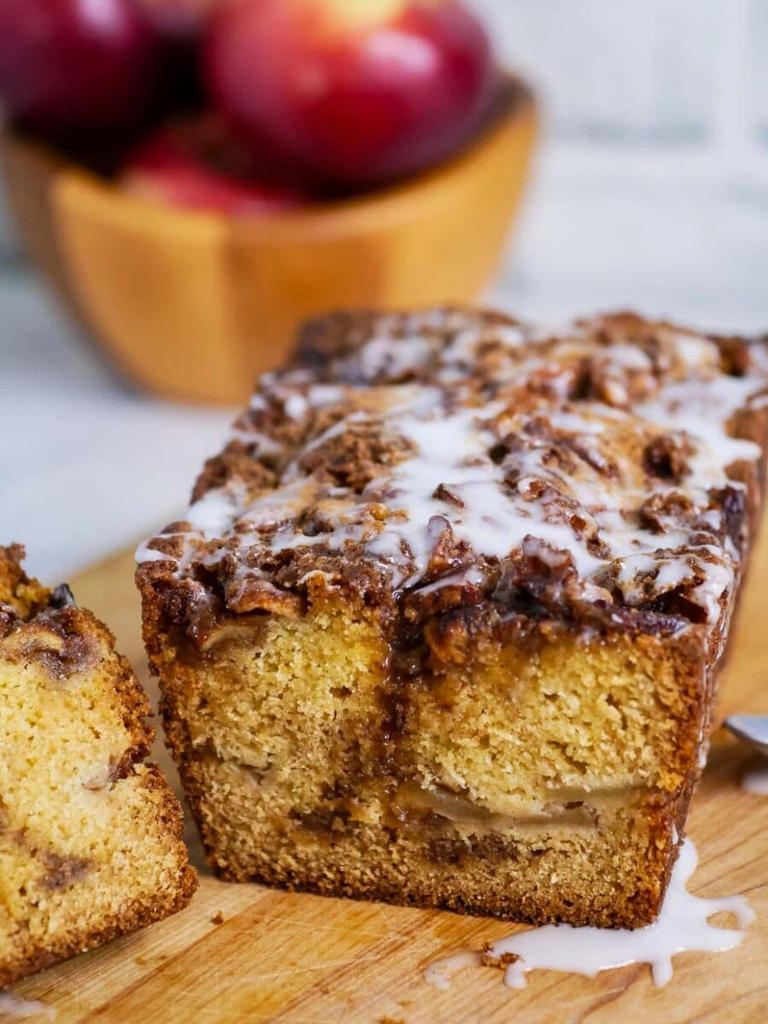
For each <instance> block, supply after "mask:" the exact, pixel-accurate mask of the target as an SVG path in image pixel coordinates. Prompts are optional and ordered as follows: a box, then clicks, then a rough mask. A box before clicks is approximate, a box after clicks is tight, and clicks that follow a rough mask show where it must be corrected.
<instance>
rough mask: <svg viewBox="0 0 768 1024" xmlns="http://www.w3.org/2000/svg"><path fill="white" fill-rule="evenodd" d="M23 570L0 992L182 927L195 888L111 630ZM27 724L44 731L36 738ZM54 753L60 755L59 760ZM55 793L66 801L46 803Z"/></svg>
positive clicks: (2, 816) (9, 648)
mask: <svg viewBox="0 0 768 1024" xmlns="http://www.w3.org/2000/svg"><path fill="white" fill-rule="evenodd" d="M22 556H23V549H21V548H20V547H19V546H18V545H14V546H12V547H9V548H3V549H0V598H1V600H0V605H1V606H2V607H3V608H4V609H5V618H4V629H3V630H2V631H1V632H0V668H1V669H2V673H1V676H0V691H2V692H0V699H3V698H4V695H5V692H6V691H7V693H8V699H9V701H11V704H12V706H15V703H16V702H17V701H18V702H19V708H20V714H19V715H18V716H15V715H13V714H6V715H5V716H4V717H3V728H2V732H3V744H4V751H5V756H6V758H7V759H8V761H7V763H6V764H4V765H3V767H2V772H3V783H2V785H3V799H2V800H0V858H2V859H3V865H4V873H5V875H6V876H7V877H4V878H3V879H0V897H2V898H0V917H2V920H0V931H3V930H7V932H6V934H4V935H3V936H0V987H2V986H4V985H7V984H9V983H11V982H12V981H15V980H17V979H18V978H21V977H24V976H25V975H27V974H30V973H32V972H34V971H36V970H40V969H41V968H43V967H47V966H50V965H51V964H53V963H56V962H58V961H59V960H62V959H65V958H67V957H69V956H73V955H75V954H77V953H79V952H81V951H83V950H85V949H91V948H93V947H95V946H98V945H101V944H102V943H103V942H106V941H108V940H109V939H111V938H113V937H115V936H117V935H121V934H125V933H127V932H129V931H132V930H134V929H136V928H139V927H143V926H144V925H146V924H149V923H151V922H153V921H157V920H160V919H161V918H164V917H166V916H168V915H169V914H172V913H175V912H176V911H178V910H180V909H182V908H183V907H184V906H185V905H186V904H187V903H188V902H189V899H190V898H191V896H192V894H193V892H194V890H195V888H196V886H197V882H196V875H195V872H194V870H193V869H192V868H191V867H190V865H189V861H188V855H187V851H186V848H185V846H184V843H183V840H182V833H183V815H182V811H181V807H180V805H179V802H178V800H177V799H176V797H175V796H174V795H173V793H172V791H171V789H170V787H169V786H168V784H167V782H166V781H165V779H164V778H163V777H162V775H161V774H160V771H159V769H158V768H157V766H155V765H153V764H150V763H147V762H145V758H146V757H147V755H148V754H149V750H150V746H151V743H152V739H153V735H154V733H153V730H152V729H151V728H150V727H149V725H148V723H147V716H148V715H149V714H150V705H149V702H148V700H147V697H146V694H145V693H144V691H143V690H142V688H141V686H140V685H139V682H138V680H137V679H136V676H135V675H134V673H133V671H132V669H131V666H130V665H129V663H128V661H127V660H126V659H125V658H123V657H122V656H120V655H118V654H117V653H116V652H115V650H114V637H113V636H112V634H111V632H110V631H109V630H108V629H107V627H106V626H104V625H103V624H102V623H101V622H99V621H98V620H97V619H96V618H95V617H94V616H93V615H92V614H91V613H90V612H89V611H87V610H85V609H82V608H79V607H77V606H76V605H75V604H74V603H73V599H72V596H71V594H70V593H69V591H68V589H67V588H58V589H57V590H55V591H50V590H48V589H47V588H45V587H42V586H41V585H40V584H39V583H37V581H35V580H30V579H29V578H28V577H27V576H26V574H25V573H24V571H23V568H22V566H21V563H20V559H21V557H22ZM76 693H77V694H82V696H81V697H78V698H75V696H74V694H76ZM25 716H28V717H29V720H30V721H34V722H38V721H39V722H40V724H39V725H36V726H35V728H34V729H33V730H32V731H30V729H29V728H28V727H25V725H24V721H25ZM62 731H63V734H62ZM59 737H61V738H60V739H59ZM57 741H58V743H59V744H60V743H62V741H63V743H64V744H65V745H64V746H62V747H60V749H61V754H60V755H57V756H56V758H53V757H52V755H51V753H50V751H52V750H55V749H56V747H57ZM22 748H23V749H24V750H25V767H24V769H23V771H21V772H17V769H16V767H15V763H14V757H15V754H16V751H17V749H22ZM67 749H69V750H70V753H69V754H67ZM73 778H80V779H81V780H82V781H81V786H82V789H81V790H79V791H78V790H77V788H76V787H75V788H73V782H72V781H71V779H73ZM51 779H53V780H54V782H55V785H56V786H58V787H61V789H62V791H63V792H65V793H68V794H69V795H68V797H67V799H65V800H62V799H61V797H60V796H57V795H56V792H55V791H54V790H51V792H48V789H49V787H50V780H51ZM79 793H82V797H81V796H80V795H79ZM113 815H116V817H115V818H114V825H113V826H110V825H109V824H108V822H109V821H110V820H111V816H113ZM123 816H124V821H121V818H122V817H123ZM113 828H114V835H113V834H112V829H113ZM123 830H125V834H124V835H123V834H122V832H123ZM114 844H116V845H114ZM113 845H114V849H112V846H113ZM126 849H130V850H131V858H132V864H131V867H130V869H129V868H128V867H125V868H124V869H119V870H117V869H116V868H115V867H114V866H113V865H112V864H111V859H112V858H113V857H117V858H121V857H124V856H125V852H124V851H125V850H126ZM81 850H82V851H86V850H93V851H98V852H97V853H95V854H94V855H93V856H91V855H90V854H85V853H84V852H83V853H81V852H79V851H81ZM110 851H111V852H110ZM41 869H42V871H43V874H42V875H40V874H38V873H39V872H40V871H41ZM5 886H10V888H9V889H8V890H7V891H6V889H5ZM27 889H28V890H29V896H28V900H27V902H26V903H25V902H24V899H23V898H22V897H21V895H20V894H22V893H24V891H25V890H27ZM36 892H38V893H41V894H42V899H41V897H40V896H36V895H35V893H36ZM6 900H7V903H5V901H6ZM48 903H51V905H54V904H55V906H56V908H57V909H56V921H57V923H56V924H55V925H52V926H49V925H48V924H47V923H46V917H45V915H46V914H47V913H48V911H47V910H46V909H45V908H46V905H47V904H48ZM115 905H119V906H120V908H121V909H120V911H119V912H115V911H114V909H109V908H110V907H112V908H114V906H115ZM97 907H98V908H103V909H101V910H99V909H95V908H97Z"/></svg>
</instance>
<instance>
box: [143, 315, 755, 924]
mask: <svg viewBox="0 0 768 1024" xmlns="http://www.w3.org/2000/svg"><path fill="white" fill-rule="evenodd" d="M767 384H768V359H766V351H765V347H764V345H763V344H762V343H761V342H754V343H748V342H745V341H743V340H740V339H737V338H730V337H714V336H708V335H703V334H698V333H696V332H693V331H690V330H687V329H683V328H680V327H676V326H674V325H672V324H669V323H665V322H649V321H646V320H644V319H641V318H640V317H637V316H634V315H631V314H615V315H606V316H596V317H593V318H589V319H583V320H580V321H577V322H576V323H574V324H573V325H570V326H567V327H564V328H562V329H559V330H557V331H547V330H542V329H537V328H534V327H531V326H527V325H525V324H522V323H520V322H518V321H516V320H513V319H510V318H508V317H505V316H502V315H498V314H494V313H479V312H474V311H471V310H463V309H440V310H436V311H431V312H425V313H414V314H402V315H393V314H369V313H361V314H346V315H338V316H334V317H330V318H328V319H326V320H323V321H320V322H316V323H313V324H310V325H309V326H308V327H307V328H306V329H305V330H304V332H303V335H302V337H301V340H300V346H299V350H298V355H297V357H296V359H295V360H294V362H293V363H292V364H291V365H289V366H287V367H286V368H285V369H283V370H282V371H280V372H277V373H272V374H267V375H266V376H265V377H263V378H262V380H261V382H260V384H259V386H258V388H257V390H256V393H255V395H254V396H253V399H252V401H251V404H250V407H249V408H248V409H247V410H246V411H245V412H244V413H243V415H242V416H240V418H239V419H238V420H237V421H236V423H235V425H234V428H233V431H232V435H231V438H230V440H229V443H228V444H227V445H226V447H225V449H224V451H223V452H222V453H221V454H220V455H219V456H217V457H216V458H214V459H212V460H211V461H210V462H209V463H208V464H207V466H206V468H205V470H204V472H203V473H202V475H201V477H200V479H199V480H198V483H197V486H196V488H195V490H194V494H193V503H192V505H191V508H190V509H189V511H188V513H187V514H186V518H185V520H184V521H183V522H177V523H173V524H171V525H170V526H168V527H167V528H166V529H165V530H164V531H163V532H162V533H161V534H160V535H159V536H156V537H154V538H153V539H151V540H149V541H148V542H146V543H145V544H144V545H142V547H141V548H140V550H139V555H138V561H139V569H138V583H139V586H140V589H141V592H142V595H143V608H144V634H145V640H146V645H147V649H148V652H149V656H150V659H151V663H152V666H153V669H154V671H155V672H156V673H157V675H158V676H159V678H160V682H161V686H162V691H163V695H164V696H163V714H164V722H165V728H166V732H167V737H168V741H169V744H170V747H171V749H172V751H173V753H174V756H175V758H176V760H177V762H178V765H179V769H180V771H181V775H182V779H183V782H184V785H185V788H186V792H187V795H188V797H189V801H190V804H191V806H192V810H193V812H194V815H195V817H196V819H197V822H198V825H199V828H200V832H201V835H202V838H203V842H204V844H205V847H206V849H207V851H208V855H209V857H210V859H211V862H212V864H213V865H214V867H215V868H216V870H217V871H218V872H220V874H221V875H222V876H223V877H225V878H228V879H235V880H245V879H256V880H259V881H262V882H265V883H267V884H272V885H279V886H286V887H290V888H296V889H304V890H309V891H313V892H318V893H326V894H331V895H337V896H351V897H356V898H366V899H379V900H384V901H391V902H396V903H410V904H417V905H422V906H440V907H447V908H450V909H453V910H457V911H468V912H472V913H481V914H492V915H498V916H502V917H511V918H516V919H521V920H527V921H532V922H549V921H567V922H571V923H572V924H575V925H583V924H592V925H602V926H628V927H636V926H640V925H644V924H647V923H648V922H649V921H651V920H652V919H653V918H654V917H655V915H656V914H657V912H658V910H659V906H660V901H661V899H662V896H663V893H664V890H665V886H666V884H667V879H668V877H669V873H670V869H671V866H672V864H673V862H674V859H675V856H676V853H677V850H678V848H679V843H680V840H681V837H682V834H683V826H684V822H685V817H686V810H687V807H688V803H689V800H690V798H691V792H692V789H693V787H694V784H695V782H696V780H697V777H698V775H699V773H700V768H701V764H702V759H703V757H704V754H705V748H706V743H707V739H708V732H709V729H710V723H711V717H712V712H713V704H714V700H715V680H716V677H717V672H718V668H719V666H720V665H721V662H722V659H723V654H724V651H725V647H726V641H727V638H728V635H729V629H730V625H731V620H732V615H733V609H734V602H735V599H736V596H737V594H738V591H739V588H740V584H741V580H742V577H743V573H744V566H745V561H746V556H747V552H748V550H749V547H750V543H751V540H752V537H753V534H754V531H755V526H756V518H757V512H758V508H759V505H760V492H761V488H762V478H763V468H764V449H765V442H766V426H767V419H768V414H767V413H766V385H767Z"/></svg>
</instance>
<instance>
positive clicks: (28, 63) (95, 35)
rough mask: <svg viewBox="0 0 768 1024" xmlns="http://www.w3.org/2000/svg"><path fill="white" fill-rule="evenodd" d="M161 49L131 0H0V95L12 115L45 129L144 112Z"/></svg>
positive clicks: (116, 123)
mask: <svg viewBox="0 0 768 1024" xmlns="http://www.w3.org/2000/svg"><path fill="white" fill-rule="evenodd" d="M162 49H163V47H162V44H161V41H160V39H159V37H158V35H157V34H156V32H155V31H154V30H153V29H152V27H151V26H150V24H149V22H148V21H147V19H146V17H145V15H144V13H143V12H142V10H141V9H140V8H139V7H138V6H137V4H136V3H135V0H0V98H1V99H2V101H3V103H4V105H5V106H6V108H7V110H8V112H9V114H10V116H11V117H12V118H13V119H14V120H17V121H20V122H22V123H24V124H27V125H30V126H32V127H35V128H39V129H41V130H43V131H47V132H52V133H56V134H60V133H64V134H66V133H75V134H78V133H84V132H88V131H93V130H94V129H110V130H111V129H112V128H116V127H117V128H119V127H120V126H125V125H128V124H132V123H135V122H136V121H139V120H142V119H143V118H144V117H145V116H147V114H148V112H149V109H150V108H151V104H152V101H153V99H154V95H155V91H156V88H157V83H158V81H159V78H158V76H159V74H160V65H161V62H162Z"/></svg>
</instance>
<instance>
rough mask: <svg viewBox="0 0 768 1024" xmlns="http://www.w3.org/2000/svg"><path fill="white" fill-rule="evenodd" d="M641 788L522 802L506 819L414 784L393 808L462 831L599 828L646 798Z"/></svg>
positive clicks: (553, 794)
mask: <svg viewBox="0 0 768 1024" xmlns="http://www.w3.org/2000/svg"><path fill="white" fill-rule="evenodd" d="M640 791H641V790H640V788H639V787H637V786H624V787H621V788H618V789H610V788H603V789H597V790H591V791H588V790H583V789H577V788H575V787H567V788H563V789H557V790H550V791H548V792H547V793H546V795H545V796H544V799H543V800H542V801H541V802H529V803H527V804H525V803H522V802H520V803H519V804H518V806H517V808H516V809H515V811H514V813H500V812H498V811H497V810H493V809H491V808H489V807H487V806H484V805H482V804H478V803H476V802H474V801H473V800H470V799H468V798H467V797H466V796H461V795H460V794H458V793H455V792H452V791H451V790H449V789H446V788H444V787H441V786H435V787H431V788H429V789H425V788H423V787H422V786H419V785H417V784H416V783H412V782H408V783H405V784H404V785H402V786H400V787H399V788H398V790H397V793H396V794H395V797H394V800H393V804H394V806H395V807H396V809H397V811H398V817H399V818H400V819H401V820H403V821H405V822H418V821H423V820H424V819H426V818H427V817H428V816H430V815H436V816H437V817H439V818H442V819H444V820H445V821H449V822H451V823H452V824H453V825H455V826H457V827H458V828H459V829H460V830H466V829H471V830H472V831H473V832H483V833H488V832H504V831H507V830H509V829H515V830H520V829H531V830H537V829H541V828H542V827H547V828H548V827H553V828H558V829H561V828H568V829H582V828H595V827H596V826H597V824H598V822H599V818H600V814H601V812H603V811H605V810H608V809H611V808H614V807H616V806H621V805H622V804H627V803H629V802H631V801H632V800H634V799H635V798H636V797H637V796H638V794H639V793H640Z"/></svg>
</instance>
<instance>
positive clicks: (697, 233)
mask: <svg viewBox="0 0 768 1024" xmlns="http://www.w3.org/2000/svg"><path fill="white" fill-rule="evenodd" d="M475 3H476V6H477V7H478V8H479V9H480V10H482V11H483V12H484V13H485V14H486V16H487V17H488V19H489V20H490V21H491V23H492V24H493V26H494V32H495V36H496V38H497V40H498V46H499V49H500V51H501V52H502V54H503V55H504V58H505V60H506V61H507V63H509V64H510V65H511V66H514V67H517V68H519V69H520V70H522V71H523V72H524V73H525V74H526V75H527V76H528V77H529V78H530V79H531V80H532V81H533V82H534V83H536V84H537V86H538V88H539V92H540V95H541V97H542V99H543V100H544V103H545V106H546V111H547V118H548V124H547V135H546V140H545V144H544V146H543V148H542V151H541V153H540V157H539V161H538V164H539V166H538V171H537V174H536V177H535V182H534V186H533V188H532V190H531V193H530V195H529V200H528V203H527V208H526V211H525V215H524V218H523V222H522V223H521V225H520V229H519V231H518V232H517V233H516V235H515V237H514V239H513V243H512V245H511V246H510V250H509V255H508V259H507V261H506V263H505V266H504V268H503V270H502V272H501V274H500V277H499V279H498V281H497V282H496V284H495V285H494V287H493V288H492V290H491V295H490V296H489V297H490V298H492V299H493V300H494V301H496V302H498V303H499V304H501V305H503V306H505V307H508V308H509V309H511V310H513V311H515V312H519V313H520V314H522V315H526V316H541V317H545V318H560V317H562V316H564V315H568V314H571V313H576V312H579V311H587V310H590V309H593V308H596V307H625V306H636V307H639V308H640V309H642V310H643V311H644V312H647V313H649V314H666V315H670V316H674V317H678V318H681V319H683V320H686V321H689V322H692V323H694V324H697V325H701V326H705V327H713V328H722V329H739V330H745V331H759V330H763V329H768V2H766V0H645V2H644V3H637V2H636V0H475ZM468 230H469V228H468ZM0 253H2V264H1V266H2V273H0V407H2V409H3V422H4V424H5V427H4V429H3V431H2V440H1V441H0V480H2V482H3V483H2V497H1V498H0V538H3V539H7V540H15V539H18V540H23V541H25V542H26V543H27V545H28V548H29V553H30V559H29V561H30V565H31V566H32V568H33V569H34V570H35V571H37V572H39V573H41V574H42V575H44V576H46V577H47V578H48V579H52V580H53V579H56V578H58V577H60V576H63V575H66V574H68V573H70V572H72V571H73V570H74V569H76V568H77V567H80V566H82V565H84V564H86V563H87V562H89V561H92V560H95V559H97V558H99V557H101V556H103V555H105V554H107V553H109V552H110V551H111V550H112V549H114V548H115V547H116V546H117V545H121V544H126V543H130V542H131V541H133V539H134V538H135V537H137V536H138V535H139V534H141V533H142V532H144V531H147V530H149V529H151V528H153V527H155V526H158V525H159V524H160V523H162V522H163V521H164V520H166V519H170V518H173V516H174V515H175V514H176V512H177V511H178V510H179V509H180V508H181V507H183V504H184V502H185V500H186V497H187V492H188V489H189V486H190V483H191V480H192V478H193V475H194V472H195V470H196V468H197V467H198V466H199V464H200V462H201V460H202V458H203V456H204V455H205V454H208V453H210V452H212V451H214V450H215V449H216V448H217V446H218V444H219V441H220V439H221V436H222V434H223V431H224V429H225V424H226V421H227V419H228V417H229V413H228V412H226V411H211V410H208V411H205V412H200V411H198V410H194V409H190V408H181V407H178V406H175V407H174V406H171V405H168V404H165V403H160V402H156V401H153V400H150V399H147V398H144V397H142V396H139V395H137V394H134V393H132V392H130V391H128V390H126V389H125V388H124V387H123V386H122V385H121V384H120V383H119V382H118V381H116V380H115V379H114V377H113V376H112V374H111V373H110V371H109V370H108V369H107V368H106V367H105V366H103V364H102V363H101V362H100V361H99V359H98V358H97V357H96V356H95V355H94V354H92V352H91V351H90V350H89V349H88V348H87V346H85V345H83V344H82V343H81V342H80V341H79V340H78V339H76V338H74V337H73V335H72V334H71V332H70V331H69V329H68V327H67V326H66V324H65V322H64V320H63V318H61V317H59V315H58V314H57V312H56V311H55V310H53V309H52V307H51V306H50V305H49V303H48V300H47V298H46V297H45V296H44V295H43V294H42V292H41V291H40V290H39V289H38V287H37V285H36V284H35V283H34V282H33V281H32V280H31V279H30V278H29V277H28V276H27V274H26V272H25V270H24V269H23V266H22V265H21V264H20V263H19V262H18V260H17V257H16V256H15V253H14V248H13V245H12V243H11V242H10V240H9V236H8V232H7V229H2V228H0Z"/></svg>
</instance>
